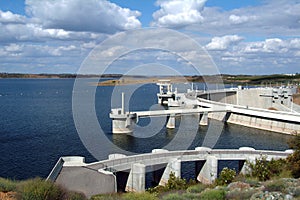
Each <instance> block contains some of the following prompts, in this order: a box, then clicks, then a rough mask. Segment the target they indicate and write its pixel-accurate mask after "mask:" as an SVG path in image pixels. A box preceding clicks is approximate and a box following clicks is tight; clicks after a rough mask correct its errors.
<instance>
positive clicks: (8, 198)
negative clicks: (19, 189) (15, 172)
mask: <svg viewBox="0 0 300 200" xmlns="http://www.w3.org/2000/svg"><path fill="white" fill-rule="evenodd" d="M0 199H1V200H16V192H0Z"/></svg>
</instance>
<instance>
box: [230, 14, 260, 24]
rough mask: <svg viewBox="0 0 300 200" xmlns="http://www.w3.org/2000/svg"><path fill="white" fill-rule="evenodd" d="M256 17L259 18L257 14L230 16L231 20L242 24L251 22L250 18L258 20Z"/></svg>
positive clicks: (233, 22)
mask: <svg viewBox="0 0 300 200" xmlns="http://www.w3.org/2000/svg"><path fill="white" fill-rule="evenodd" d="M256 19H257V17H256V16H245V15H242V16H238V15H235V14H232V15H230V16H229V21H230V22H231V23H232V24H242V23H246V22H249V21H250V20H256Z"/></svg>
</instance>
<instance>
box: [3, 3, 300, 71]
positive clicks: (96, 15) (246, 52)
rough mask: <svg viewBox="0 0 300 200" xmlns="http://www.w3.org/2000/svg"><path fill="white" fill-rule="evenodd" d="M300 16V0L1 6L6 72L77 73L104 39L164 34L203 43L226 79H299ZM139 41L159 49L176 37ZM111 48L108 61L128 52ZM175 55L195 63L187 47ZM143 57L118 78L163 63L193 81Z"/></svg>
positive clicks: (170, 60)
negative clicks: (274, 75) (235, 76)
mask: <svg viewBox="0 0 300 200" xmlns="http://www.w3.org/2000/svg"><path fill="white" fill-rule="evenodd" d="M299 10H300V1H299V0H272V1H267V0H243V1H237V0H226V1H224V0H156V1H155V0H153V1H149V0H148V1H136V0H111V1H108V0H86V1H81V0H67V1H63V0H54V1H53V0H43V1H38V0H26V1H25V0H14V1H12V0H0V61H1V62H0V72H10V73H15V72H21V73H76V72H77V71H78V70H79V68H80V65H81V64H82V62H83V61H84V60H85V58H86V57H87V56H88V54H89V53H90V51H91V50H92V49H93V48H95V47H96V46H97V45H99V43H101V42H103V41H104V40H105V39H107V38H111V37H114V36H115V35H116V34H120V33H121V32H123V31H125V32H124V34H126V31H128V30H130V31H132V30H135V29H141V28H146V27H152V28H161V27H163V28H168V29H170V30H174V31H178V32H179V33H184V34H186V35H188V36H189V37H191V38H192V39H194V40H195V41H197V42H198V43H199V44H200V45H201V46H202V47H203V48H204V49H205V50H206V51H207V52H208V54H209V55H210V56H211V58H212V59H213V61H214V63H215V64H216V66H217V68H218V69H219V71H220V72H221V73H228V74H272V73H299V71H300V64H299V63H300V62H299V61H300V37H299V35H300V13H299ZM140 39H141V43H143V41H148V40H149V41H150V40H151V42H153V43H159V42H162V41H166V40H169V39H170V38H168V36H166V35H162V37H161V38H149V37H147V35H144V36H143V37H141V38H140ZM170 41H171V40H170ZM175 44H176V42H173V43H172V45H175ZM113 45H114V46H112V47H111V48H109V49H112V50H113V51H112V50H111V51H110V52H106V53H108V54H105V55H113V54H114V52H116V51H117V50H116V49H121V48H122V43H114V44H113ZM176 45H177V44H176ZM177 49H178V51H180V52H181V53H182V55H187V57H188V58H191V59H194V58H195V57H197V55H193V52H192V51H190V52H188V51H187V50H186V49H185V47H184V45H183V46H180V45H177ZM107 51H109V50H107ZM103 53H104V52H103ZM140 55H143V56H137V53H136V52H135V53H132V54H131V55H130V54H128V55H127V56H125V57H122V59H120V60H118V61H117V62H115V63H118V66H114V67H113V69H114V70H113V71H112V72H113V73H126V72H127V71H126V70H128V66H129V65H133V64H134V65H140V66H142V65H143V64H146V63H151V62H152V63H158V64H159V63H160V62H162V60H164V62H163V64H164V65H169V66H175V65H176V66H177V69H179V68H180V69H181V70H182V71H181V72H180V73H186V74H189V70H186V69H187V66H188V61H187V62H186V63H185V64H184V63H183V64H180V62H178V59H175V57H176V56H175V57H174V55H173V56H171V55H166V52H163V51H157V52H153V55H151V56H147V54H144V53H143V52H142V51H141V53H140ZM162 55H163V56H162ZM162 58H163V59H162Z"/></svg>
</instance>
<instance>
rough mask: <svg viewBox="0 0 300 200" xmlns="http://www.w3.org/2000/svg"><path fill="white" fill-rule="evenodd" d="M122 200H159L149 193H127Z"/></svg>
mask: <svg viewBox="0 0 300 200" xmlns="http://www.w3.org/2000/svg"><path fill="white" fill-rule="evenodd" d="M121 199H124V200H132V199H134V200H157V199H158V198H157V197H156V196H155V195H154V194H150V193H149V192H143V193H131V192H130V193H126V194H124V195H123V196H122V198H121Z"/></svg>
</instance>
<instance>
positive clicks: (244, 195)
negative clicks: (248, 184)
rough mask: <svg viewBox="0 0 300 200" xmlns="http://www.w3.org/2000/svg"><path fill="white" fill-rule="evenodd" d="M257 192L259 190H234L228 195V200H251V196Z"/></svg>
mask: <svg viewBox="0 0 300 200" xmlns="http://www.w3.org/2000/svg"><path fill="white" fill-rule="evenodd" d="M256 192H257V190H255V189H250V190H233V191H230V192H228V193H227V194H226V199H234V200H244V199H250V198H251V196H252V195H253V194H254V193H256Z"/></svg>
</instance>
